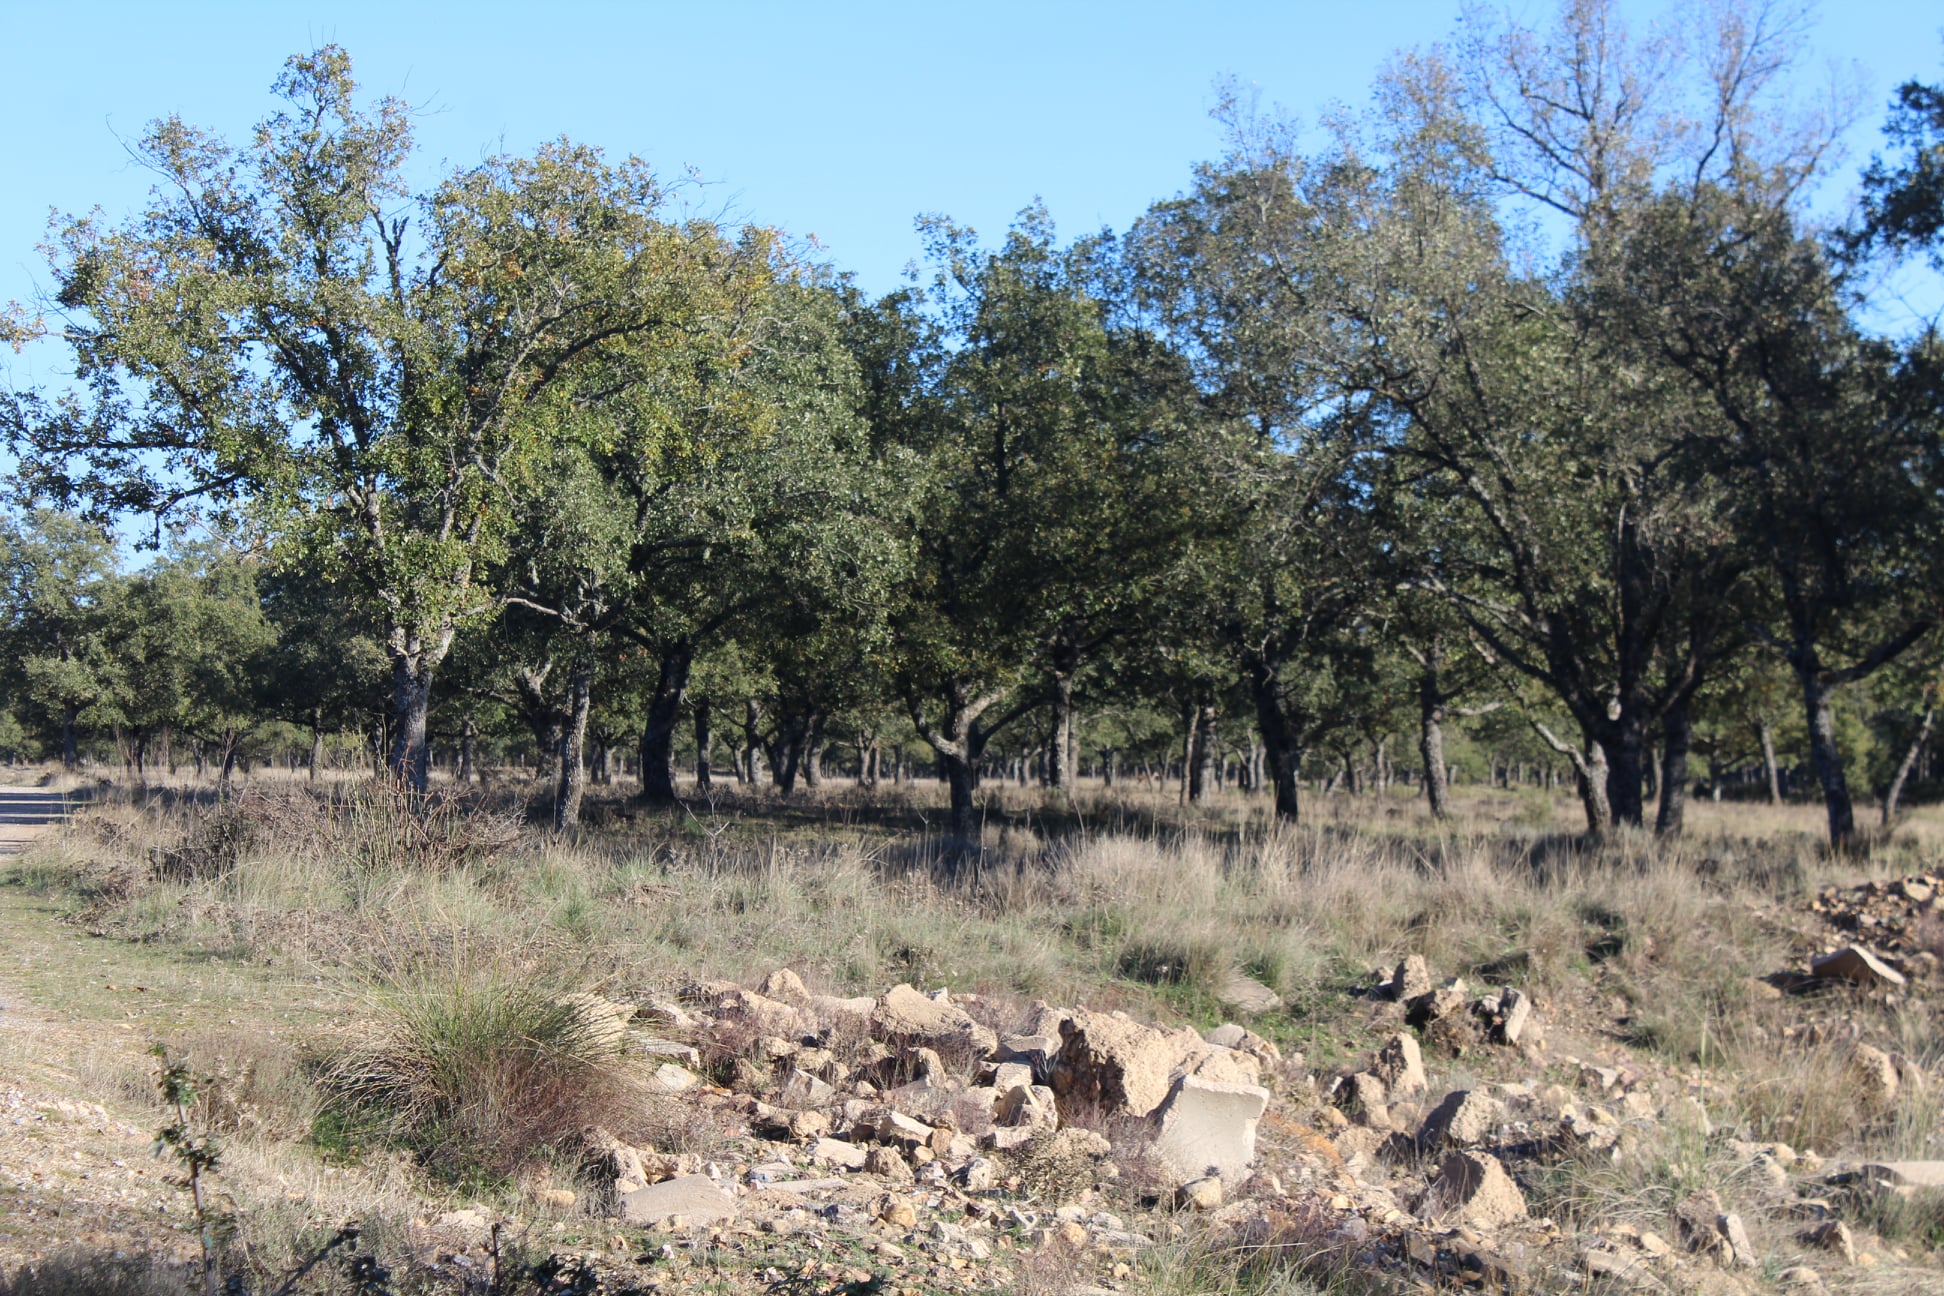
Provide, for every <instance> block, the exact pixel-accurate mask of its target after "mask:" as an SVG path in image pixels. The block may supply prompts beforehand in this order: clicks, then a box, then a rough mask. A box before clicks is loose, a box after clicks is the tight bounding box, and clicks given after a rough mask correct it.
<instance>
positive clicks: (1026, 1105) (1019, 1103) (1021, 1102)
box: [993, 1085, 1060, 1129]
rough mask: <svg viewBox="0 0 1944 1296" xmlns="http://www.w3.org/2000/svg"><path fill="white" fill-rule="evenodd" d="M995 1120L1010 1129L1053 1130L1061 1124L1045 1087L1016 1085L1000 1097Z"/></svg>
mask: <svg viewBox="0 0 1944 1296" xmlns="http://www.w3.org/2000/svg"><path fill="white" fill-rule="evenodd" d="M993 1119H994V1120H995V1121H997V1122H998V1123H999V1124H1001V1125H1005V1126H1009V1127H1025V1128H1028V1129H1052V1128H1054V1127H1055V1126H1057V1125H1058V1124H1059V1123H1060V1113H1059V1109H1058V1107H1057V1106H1056V1104H1055V1101H1054V1098H1053V1091H1052V1090H1051V1089H1049V1088H1047V1087H1046V1086H1045V1085H1014V1086H1013V1087H1012V1088H1010V1089H1008V1090H1006V1092H1004V1093H1002V1094H1000V1095H999V1101H998V1102H997V1103H995V1104H994V1105H993Z"/></svg>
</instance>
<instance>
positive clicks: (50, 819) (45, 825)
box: [0, 787, 73, 855]
mask: <svg viewBox="0 0 1944 1296" xmlns="http://www.w3.org/2000/svg"><path fill="white" fill-rule="evenodd" d="M72 804H73V798H72V794H70V793H66V792H50V791H48V790H47V789H46V788H37V787H32V788H25V787H0V855H18V854H20V853H21V852H22V851H24V850H26V849H27V845H28V843H29V842H31V841H33V840H34V838H36V837H38V836H40V834H42V833H44V832H46V831H47V830H48V829H49V828H51V827H52V826H54V825H55V824H59V823H64V822H66V820H67V816H68V812H69V809H70V807H71V806H72Z"/></svg>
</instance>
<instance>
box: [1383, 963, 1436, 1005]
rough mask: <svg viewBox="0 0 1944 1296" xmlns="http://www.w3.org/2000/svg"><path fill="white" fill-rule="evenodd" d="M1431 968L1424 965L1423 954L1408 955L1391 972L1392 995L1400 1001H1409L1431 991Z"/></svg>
mask: <svg viewBox="0 0 1944 1296" xmlns="http://www.w3.org/2000/svg"><path fill="white" fill-rule="evenodd" d="M1431 989H1432V987H1431V969H1430V968H1428V967H1426V966H1425V965H1424V956H1423V955H1422V954H1409V955H1406V956H1405V958H1404V961H1403V962H1401V963H1399V964H1398V965H1397V971H1395V972H1393V973H1392V974H1391V979H1390V997H1391V998H1393V999H1395V1000H1397V1002H1399V1003H1409V1002H1410V1001H1411V1000H1413V999H1415V998H1417V997H1418V996H1419V995H1427V994H1430V993H1431Z"/></svg>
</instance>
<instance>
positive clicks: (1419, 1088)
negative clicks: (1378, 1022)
mask: <svg viewBox="0 0 1944 1296" xmlns="http://www.w3.org/2000/svg"><path fill="white" fill-rule="evenodd" d="M1370 1069H1371V1071H1372V1072H1374V1073H1375V1074H1376V1075H1377V1077H1378V1078H1379V1079H1381V1080H1382V1081H1383V1082H1384V1084H1385V1085H1386V1086H1387V1087H1388V1088H1389V1089H1390V1092H1391V1095H1392V1096H1393V1097H1397V1098H1405V1097H1409V1096H1410V1095H1412V1094H1417V1093H1423V1092H1424V1088H1425V1083H1426V1082H1425V1078H1424V1056H1423V1054H1422V1053H1420V1052H1419V1051H1418V1042H1417V1040H1415V1039H1413V1038H1412V1037H1411V1036H1409V1035H1406V1034H1404V1033H1403V1032H1401V1031H1400V1032H1399V1033H1398V1034H1396V1035H1393V1036H1391V1037H1390V1039H1389V1040H1387V1041H1385V1043H1384V1046H1383V1047H1382V1048H1380V1049H1378V1050H1377V1060H1376V1062H1375V1063H1374V1064H1373V1065H1372V1066H1371V1068H1370Z"/></svg>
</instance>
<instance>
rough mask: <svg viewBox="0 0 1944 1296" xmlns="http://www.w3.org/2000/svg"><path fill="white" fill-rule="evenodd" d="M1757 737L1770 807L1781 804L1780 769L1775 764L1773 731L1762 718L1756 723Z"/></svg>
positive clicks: (1765, 719)
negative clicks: (1759, 743)
mask: <svg viewBox="0 0 1944 1296" xmlns="http://www.w3.org/2000/svg"><path fill="white" fill-rule="evenodd" d="M1755 729H1756V733H1757V735H1758V736H1759V737H1760V738H1761V740H1762V773H1763V774H1765V775H1766V776H1767V777H1768V799H1769V804H1770V805H1772V806H1779V805H1781V804H1782V769H1781V767H1780V766H1779V765H1777V764H1776V762H1775V729H1774V728H1773V727H1772V726H1771V725H1770V724H1769V722H1768V719H1767V718H1766V717H1764V718H1763V719H1761V720H1760V721H1758V722H1757V723H1756V726H1755Z"/></svg>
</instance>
